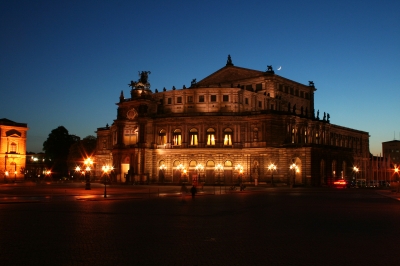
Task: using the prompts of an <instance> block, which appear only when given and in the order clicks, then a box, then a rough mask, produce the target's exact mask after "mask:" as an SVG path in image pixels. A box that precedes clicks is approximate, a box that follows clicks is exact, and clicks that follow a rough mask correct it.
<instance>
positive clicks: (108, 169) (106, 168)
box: [101, 165, 114, 198]
mask: <svg viewBox="0 0 400 266" xmlns="http://www.w3.org/2000/svg"><path fill="white" fill-rule="evenodd" d="M101 170H102V171H103V176H104V197H105V198H107V181H108V177H109V174H110V172H111V171H112V170H114V167H112V166H109V165H103V166H102V167H101Z"/></svg>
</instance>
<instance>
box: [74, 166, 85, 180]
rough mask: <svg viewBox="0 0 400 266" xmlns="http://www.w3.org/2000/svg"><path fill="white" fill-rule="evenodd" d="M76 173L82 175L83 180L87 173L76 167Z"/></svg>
mask: <svg viewBox="0 0 400 266" xmlns="http://www.w3.org/2000/svg"><path fill="white" fill-rule="evenodd" d="M75 172H77V173H79V174H80V175H81V178H83V176H84V174H85V171H83V170H82V169H81V168H80V167H79V166H76V167H75Z"/></svg>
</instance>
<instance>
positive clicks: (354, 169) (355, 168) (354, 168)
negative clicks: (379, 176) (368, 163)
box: [353, 166, 360, 187]
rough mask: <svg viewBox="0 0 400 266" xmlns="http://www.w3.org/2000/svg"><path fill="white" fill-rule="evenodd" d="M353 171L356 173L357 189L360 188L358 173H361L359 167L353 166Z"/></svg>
mask: <svg viewBox="0 0 400 266" xmlns="http://www.w3.org/2000/svg"><path fill="white" fill-rule="evenodd" d="M353 171H354V173H355V176H356V187H357V186H358V180H357V178H358V171H360V169H358V167H357V166H353Z"/></svg>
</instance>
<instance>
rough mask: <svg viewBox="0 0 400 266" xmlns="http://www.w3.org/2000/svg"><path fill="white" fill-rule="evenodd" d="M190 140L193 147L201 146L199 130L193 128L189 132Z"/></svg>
mask: <svg viewBox="0 0 400 266" xmlns="http://www.w3.org/2000/svg"><path fill="white" fill-rule="evenodd" d="M189 140H190V145H192V146H196V145H198V144H199V135H198V132H197V129H195V128H192V129H191V130H190V131H189Z"/></svg>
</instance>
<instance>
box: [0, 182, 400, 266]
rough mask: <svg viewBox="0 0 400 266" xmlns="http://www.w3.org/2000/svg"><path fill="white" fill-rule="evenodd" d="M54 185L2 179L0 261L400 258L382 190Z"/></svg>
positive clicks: (343, 261) (392, 261)
mask: <svg viewBox="0 0 400 266" xmlns="http://www.w3.org/2000/svg"><path fill="white" fill-rule="evenodd" d="M55 187H56V186H54V185H49V186H47V187H46V186H44V187H43V186H32V187H25V188H21V186H19V187H18V186H17V185H16V186H14V187H12V186H11V185H1V186H0V199H1V200H0V203H2V204H0V228H1V236H0V261H1V265H384V264H388V265H396V264H398V249H399V247H398V242H399V239H400V230H398V226H399V224H400V215H399V213H400V212H399V211H400V202H399V201H396V200H393V199H392V198H389V197H386V196H383V195H382V194H380V193H377V191H375V190H361V189H360V190H358V189H348V190H334V189H329V188H319V189H308V188H294V189H287V188H263V189H261V188H257V189H255V188H250V189H248V190H247V191H245V192H244V193H240V192H237V193H226V194H224V193H222V194H218V192H217V193H215V194H213V193H211V192H212V191H213V190H214V189H213V188H206V189H205V192H207V193H204V194H201V195H199V196H198V197H196V198H195V200H192V199H191V198H190V197H189V196H187V197H185V199H184V200H182V197H180V196H176V194H175V196H174V193H176V192H177V189H178V188H177V187H166V188H164V189H163V190H162V191H161V192H160V194H162V195H160V196H158V194H152V193H150V194H148V193H147V195H146V194H144V193H143V194H142V195H141V196H138V195H139V193H138V192H137V191H140V190H142V192H143V191H146V190H149V189H150V190H151V189H157V190H158V187H144V186H143V187H140V186H137V188H121V187H111V188H109V192H110V193H111V195H110V198H107V199H104V198H102V191H103V189H104V187H102V186H101V185H96V184H94V185H93V186H92V188H93V189H92V191H91V192H88V191H84V190H83V189H82V188H81V187H80V186H79V185H76V186H75V185H69V186H64V185H58V186H57V187H58V188H57V189H56V188H55ZM136 189H137V190H136ZM62 190H64V193H62V192H63V191H62ZM50 191H52V196H51V197H50V198H46V195H48V194H49V192H50ZM217 191H218V190H217ZM163 193H165V194H163ZM77 194H79V195H77ZM13 195H14V196H15V195H16V197H15V200H10V199H5V198H11V197H12V196H13ZM90 195H92V196H93V197H89V196H90ZM149 195H150V196H149ZM35 196H36V197H37V198H36V199H34V197H35ZM86 196H87V197H86ZM30 197H32V198H30ZM78 199H79V200H78Z"/></svg>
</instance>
